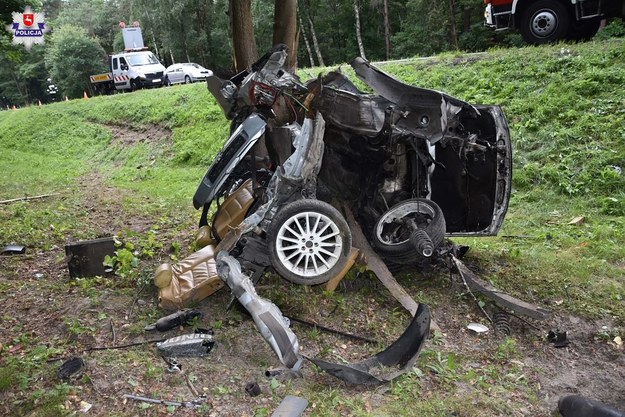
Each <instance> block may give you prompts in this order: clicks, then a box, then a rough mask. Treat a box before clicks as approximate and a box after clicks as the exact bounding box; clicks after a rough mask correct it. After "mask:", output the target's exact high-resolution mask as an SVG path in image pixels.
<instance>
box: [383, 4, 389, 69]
mask: <svg viewBox="0 0 625 417" xmlns="http://www.w3.org/2000/svg"><path fill="white" fill-rule="evenodd" d="M384 46H385V47H386V51H385V52H386V54H385V56H386V60H387V61H388V60H389V59H390V58H391V25H390V23H389V19H388V0H384Z"/></svg>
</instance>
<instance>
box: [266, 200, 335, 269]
mask: <svg viewBox="0 0 625 417" xmlns="http://www.w3.org/2000/svg"><path fill="white" fill-rule="evenodd" d="M342 249H343V239H342V237H341V232H340V229H339V227H338V225H337V224H336V223H335V222H334V221H332V219H330V218H329V217H328V216H326V215H325V214H322V213H317V212H312V211H306V212H302V213H298V214H295V215H293V216H291V217H290V218H289V219H288V220H287V221H285V222H284V224H283V225H282V226H281V227H280V229H279V230H278V234H277V237H276V252H277V254H278V259H279V260H280V262H281V263H282V265H283V266H284V267H285V268H286V269H288V270H289V271H291V272H293V273H296V274H298V275H301V276H304V277H315V276H318V275H321V274H323V273H325V272H327V271H329V270H330V269H332V267H334V265H336V263H337V262H338V261H339V258H340V256H341V250H342Z"/></svg>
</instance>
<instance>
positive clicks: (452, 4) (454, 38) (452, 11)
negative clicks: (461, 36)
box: [448, 0, 460, 49]
mask: <svg viewBox="0 0 625 417" xmlns="http://www.w3.org/2000/svg"><path fill="white" fill-rule="evenodd" d="M448 3H449V37H450V38H451V43H452V45H453V46H454V49H460V44H459V43H458V30H457V29H456V1H455V0H448Z"/></svg>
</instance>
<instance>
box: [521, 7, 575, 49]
mask: <svg viewBox="0 0 625 417" xmlns="http://www.w3.org/2000/svg"><path fill="white" fill-rule="evenodd" d="M570 22H571V16H570V14H569V11H568V10H567V9H566V7H565V6H564V5H562V4H561V3H560V2H557V1H553V0H541V1H537V2H535V3H532V4H530V5H529V6H528V7H527V9H525V11H524V12H523V14H522V15H521V26H520V30H521V36H523V39H524V40H525V41H526V42H527V43H530V44H533V45H539V44H544V43H550V42H557V41H559V40H562V39H565V38H566V35H567V34H568V33H569V26H570V24H571V23H570Z"/></svg>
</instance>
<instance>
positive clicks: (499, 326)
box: [493, 311, 512, 336]
mask: <svg viewBox="0 0 625 417" xmlns="http://www.w3.org/2000/svg"><path fill="white" fill-rule="evenodd" d="M493 327H494V328H495V332H496V333H501V334H504V335H506V336H509V335H510V333H512V329H511V328H510V316H509V315H508V313H506V312H505V311H498V312H496V313H494V314H493Z"/></svg>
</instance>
